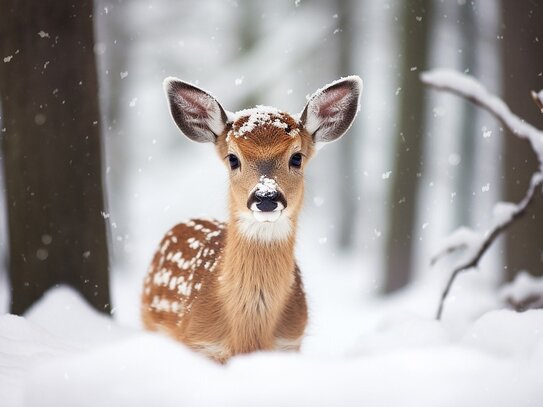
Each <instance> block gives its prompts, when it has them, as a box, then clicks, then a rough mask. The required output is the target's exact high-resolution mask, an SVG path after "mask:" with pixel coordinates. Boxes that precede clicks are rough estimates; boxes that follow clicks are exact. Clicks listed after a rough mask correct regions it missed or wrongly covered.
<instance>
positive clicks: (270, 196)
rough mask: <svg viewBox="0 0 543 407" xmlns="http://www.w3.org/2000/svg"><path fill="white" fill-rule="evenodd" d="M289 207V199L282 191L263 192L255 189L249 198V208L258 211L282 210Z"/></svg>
mask: <svg viewBox="0 0 543 407" xmlns="http://www.w3.org/2000/svg"><path fill="white" fill-rule="evenodd" d="M286 207H287V200H286V199H285V197H284V195H283V194H282V193H281V192H280V191H269V192H267V193H262V192H260V191H259V190H258V189H257V190H255V191H253V192H252V193H251V195H250V196H249V199H248V200H247V208H249V209H250V210H252V211H257V212H273V211H282V210H283V209H285V208H286Z"/></svg>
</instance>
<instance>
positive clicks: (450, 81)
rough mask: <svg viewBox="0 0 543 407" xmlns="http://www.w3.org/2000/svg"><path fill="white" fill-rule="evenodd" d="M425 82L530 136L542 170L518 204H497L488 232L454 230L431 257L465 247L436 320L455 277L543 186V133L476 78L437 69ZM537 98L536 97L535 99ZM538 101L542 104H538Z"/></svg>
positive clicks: (475, 260)
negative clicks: (468, 102) (458, 97)
mask: <svg viewBox="0 0 543 407" xmlns="http://www.w3.org/2000/svg"><path fill="white" fill-rule="evenodd" d="M421 80H422V82H423V83H425V84H427V85H429V86H432V87H434V88H436V89H439V90H444V91H447V92H451V93H454V94H456V95H459V96H461V97H463V98H465V99H467V100H469V101H471V102H473V103H475V104H476V105H478V106H480V107H482V108H483V109H485V110H487V111H488V112H489V113H491V114H492V115H493V116H495V117H496V118H497V119H499V120H500V121H501V122H502V123H503V124H504V125H505V126H506V127H507V128H508V129H509V130H511V132H512V133H513V134H514V135H516V136H517V137H519V138H522V139H527V140H528V141H529V142H530V144H531V146H532V149H533V150H534V152H535V153H536V155H537V158H538V160H539V171H537V172H536V173H534V174H533V175H532V179H531V182H530V186H529V187H528V191H527V192H526V195H525V196H524V198H523V199H522V201H521V202H519V203H518V204H512V203H504V202H501V203H498V204H496V205H495V207H494V214H493V220H492V226H491V227H490V229H489V231H487V232H486V233H485V234H480V233H478V232H475V231H473V230H471V229H469V228H465V227H462V228H460V229H458V230H456V231H455V232H453V233H452V234H451V235H450V236H449V237H448V238H447V239H446V240H445V242H444V243H443V245H442V246H441V247H440V248H439V250H438V251H437V253H436V255H435V256H434V257H433V258H432V261H431V264H432V265H434V264H435V263H436V262H437V261H438V260H439V259H441V258H442V257H443V256H445V255H446V254H449V253H453V252H456V251H459V250H464V256H463V258H462V259H461V260H460V261H459V263H458V264H457V265H456V266H455V267H454V269H453V271H452V273H451V275H450V277H449V280H448V282H447V285H446V286H445V289H444V290H443V293H442V294H441V299H440V302H439V307H438V310H437V315H436V319H438V320H439V319H441V315H442V313H443V307H444V304H445V300H446V299H447V296H448V295H449V292H450V290H451V287H452V285H453V283H454V280H455V279H456V277H457V276H458V275H459V274H460V273H461V272H463V271H466V270H469V269H472V268H476V267H477V266H478V265H479V261H480V260H481V258H482V256H483V255H484V254H485V252H486V251H487V250H488V248H489V247H490V245H491V244H492V243H493V242H494V241H495V240H496V238H497V237H498V236H499V235H500V234H501V233H502V232H504V231H505V230H506V229H507V228H508V227H509V226H510V225H511V224H513V223H514V222H515V221H516V220H517V219H519V218H520V217H521V216H522V215H524V214H525V213H526V210H527V209H528V207H529V205H530V203H531V202H532V201H533V198H534V195H535V192H536V190H537V189H538V188H540V187H541V186H542V185H543V132H542V131H541V130H539V129H537V128H535V127H534V126H532V125H531V124H529V123H527V122H525V121H524V120H522V119H521V118H519V117H518V116H516V115H515V114H514V113H512V112H511V110H510V109H509V107H508V106H507V105H506V104H505V102H504V101H503V100H501V99H500V98H499V97H497V96H495V95H493V94H491V93H490V92H488V91H487V90H486V89H485V88H484V87H483V86H482V85H481V84H480V83H479V82H478V81H477V80H476V79H474V78H472V77H470V76H468V75H464V74H461V73H458V72H454V71H450V70H434V71H428V72H423V73H422V74H421ZM534 93H535V92H532V98H533V99H534V101H535V102H536V105H537V106H538V107H540V108H541V106H540V105H541V98H540V94H535V96H537V98H536V97H534ZM536 99H537V100H536ZM537 102H539V104H538V103H537Z"/></svg>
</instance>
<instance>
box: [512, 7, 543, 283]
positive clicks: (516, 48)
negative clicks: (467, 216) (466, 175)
mask: <svg viewBox="0 0 543 407" xmlns="http://www.w3.org/2000/svg"><path fill="white" fill-rule="evenodd" d="M502 4H503V16H502V17H503V25H504V31H503V57H504V66H505V78H504V85H505V86H504V88H505V101H506V102H507V104H508V105H509V107H510V108H511V110H512V111H513V112H515V113H516V114H518V115H519V116H520V117H522V118H523V119H525V120H526V121H528V122H529V123H531V124H533V125H534V126H536V127H538V128H542V126H543V114H541V112H540V111H539V109H537V108H536V106H535V104H534V103H533V101H532V98H531V97H530V90H535V91H539V90H540V89H541V88H543V77H542V76H541V72H542V71H543V23H542V22H543V4H542V3H541V2H535V1H528V0H519V1H504V2H503V3H502ZM504 156H505V168H504V174H505V195H506V200H508V201H513V202H518V201H519V200H520V199H521V198H522V196H523V195H524V194H525V193H526V190H527V186H528V184H529V182H530V178H531V175H532V173H533V172H534V171H536V170H537V159H536V157H535V155H534V152H533V151H532V149H531V147H530V146H529V144H528V142H527V141H526V140H520V139H518V138H517V137H514V136H513V135H511V134H507V135H506V137H505V148H504ZM506 236H507V237H506V260H505V263H506V264H507V273H506V274H507V278H508V279H509V280H511V279H513V278H514V276H515V275H516V274H517V273H518V272H519V271H521V270H526V271H528V272H529V273H531V274H533V275H537V276H541V275H543V197H542V196H541V195H538V196H536V198H535V201H534V203H533V204H532V206H531V207H530V209H529V212H528V216H526V217H525V218H524V219H523V220H521V221H520V222H517V223H516V224H515V225H513V227H511V228H510V229H509V232H508V233H507V235H506Z"/></svg>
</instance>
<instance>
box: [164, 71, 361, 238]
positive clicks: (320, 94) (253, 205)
mask: <svg viewBox="0 0 543 407" xmlns="http://www.w3.org/2000/svg"><path fill="white" fill-rule="evenodd" d="M164 89H165V92H166V95H167V98H168V102H169V106H170V112H171V114H172V117H173V119H174V121H175V123H176V124H177V126H178V127H179V129H180V130H181V131H182V132H183V133H184V134H185V135H186V136H187V137H188V138H190V139H191V140H193V141H197V142H200V143H213V144H214V145H215V148H216V150H217V152H218V154H219V157H220V158H221V159H222V160H223V162H224V163H225V166H226V168H227V170H228V172H229V177H230V187H229V196H230V223H231V224H236V225H237V226H238V228H239V230H240V232H241V233H242V234H243V235H244V236H245V237H247V238H249V239H251V240H257V241H264V242H274V241H281V240H284V239H286V238H288V237H289V236H291V235H292V234H293V231H294V229H295V224H296V221H297V217H298V214H299V211H300V208H301V205H302V200H303V191H304V176H303V175H304V169H305V166H306V165H307V162H308V161H309V160H310V159H311V157H312V156H313V155H314V153H315V151H316V145H317V144H318V143H328V142H332V141H335V140H337V139H339V138H340V137H341V136H342V135H343V134H345V133H346V132H347V130H348V129H349V127H350V126H351V124H352V122H353V120H354V118H355V116H356V113H357V111H358V108H359V98H360V93H361V91H362V80H361V79H360V78H359V77H358V76H349V77H346V78H342V79H340V80H338V81H335V82H333V83H331V84H329V85H327V86H325V87H323V88H321V89H319V90H318V91H317V92H315V93H314V94H313V95H312V96H311V97H310V98H309V100H308V102H307V104H306V106H305V108H304V109H303V111H302V112H301V113H299V114H296V115H289V114H288V113H285V112H282V111H279V110H277V109H275V108H272V107H267V106H257V107H255V108H253V109H246V110H241V111H239V112H236V113H230V112H228V111H226V110H225V109H223V107H222V106H221V105H220V104H219V102H217V100H216V99H215V98H214V97H213V96H211V95H210V94H209V93H207V92H205V91H204V90H202V89H199V88H197V87H196V86H193V85H190V84H188V83H186V82H183V81H181V80H179V79H176V78H167V79H166V80H165V81H164Z"/></svg>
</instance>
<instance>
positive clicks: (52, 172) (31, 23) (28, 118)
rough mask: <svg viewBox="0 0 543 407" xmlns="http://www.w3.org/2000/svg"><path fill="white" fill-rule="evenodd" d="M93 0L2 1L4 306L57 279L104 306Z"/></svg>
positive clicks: (24, 302)
mask: <svg viewBox="0 0 543 407" xmlns="http://www.w3.org/2000/svg"><path fill="white" fill-rule="evenodd" d="M92 4H93V3H92V1H88V0H82V1H78V2H75V3H74V2H68V1H65V0H58V1H30V0H3V1H2V2H0V50H1V53H0V56H1V57H3V58H4V62H3V63H0V94H1V97H2V110H3V127H5V130H4V132H3V133H2V136H3V137H2V147H3V153H4V171H5V178H6V193H7V209H8V223H9V225H8V228H9V243H10V245H9V247H10V248H9V274H10V282H11V290H12V299H11V312H13V313H15V314H22V313H23V312H25V310H27V309H28V308H29V307H30V306H31V305H32V304H33V303H34V302H35V301H36V300H37V299H39V298H40V297H41V296H42V295H43V293H44V292H45V291H46V290H47V289H49V288H51V287H52V286H55V285H56V284H58V283H67V284H70V285H72V286H73V287H75V288H76V289H77V290H78V291H79V292H81V293H82V294H83V296H84V297H85V298H86V299H87V300H88V301H89V302H90V303H91V304H92V305H93V306H94V307H95V308H96V309H98V310H100V311H102V312H109V310H110V297H109V280H108V252H107V237H106V227H105V221H104V219H103V217H102V214H101V212H102V211H103V210H104V204H103V191H102V174H101V153H102V151H101V140H100V115H99V109H98V84H97V77H96V66H95V59H94V52H93V17H92V13H93V7H92Z"/></svg>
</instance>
